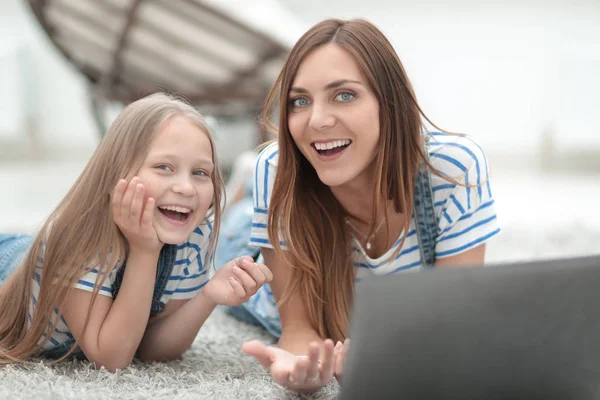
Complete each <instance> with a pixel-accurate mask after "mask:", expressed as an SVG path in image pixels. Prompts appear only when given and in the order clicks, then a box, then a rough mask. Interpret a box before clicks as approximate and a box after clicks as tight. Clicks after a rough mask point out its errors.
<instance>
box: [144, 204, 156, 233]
mask: <svg viewBox="0 0 600 400" xmlns="http://www.w3.org/2000/svg"><path fill="white" fill-rule="evenodd" d="M153 220H154V199H153V198H152V197H149V198H148V200H147V201H146V207H144V212H143V214H142V229H150V228H151V227H152V221H153Z"/></svg>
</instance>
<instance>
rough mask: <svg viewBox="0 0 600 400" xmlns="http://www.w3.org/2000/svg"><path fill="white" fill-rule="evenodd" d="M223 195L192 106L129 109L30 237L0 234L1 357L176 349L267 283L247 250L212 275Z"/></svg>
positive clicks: (154, 100) (168, 355)
mask: <svg viewBox="0 0 600 400" xmlns="http://www.w3.org/2000/svg"><path fill="white" fill-rule="evenodd" d="M222 193H223V182H222V179H221V175H220V173H219V169H218V163H217V157H216V154H215V147H214V144H213V140H212V138H211V135H210V133H209V130H208V128H207V126H206V124H205V122H204V120H203V118H202V116H201V115H200V114H199V113H198V112H197V111H196V110H195V109H194V108H193V107H191V106H190V105H188V104H186V103H184V102H181V101H179V100H176V99H174V98H172V97H169V96H167V95H164V94H156V95H152V96H149V97H146V98H144V99H141V100H139V101H136V102H134V103H132V104H130V105H129V106H127V107H126V108H125V109H124V110H123V112H122V113H121V114H120V115H119V116H118V117H117V118H116V120H115V121H114V122H113V124H112V125H111V127H110V129H109V131H108V133H107V134H106V136H105V137H104V138H103V140H102V142H101V143H100V144H99V146H98V148H97V149H96V151H95V153H94V155H93V156H92V158H91V160H90V161H89V162H88V164H87V166H86V167H85V169H84V171H83V172H82V174H81V175H80V176H79V178H78V179H77V181H76V182H75V184H74V185H73V187H72V188H71V190H70V191H69V192H68V193H67V195H66V197H65V198H64V199H63V200H62V201H61V203H60V204H59V205H58V207H57V208H56V210H55V211H54V212H53V213H52V214H51V215H50V217H49V218H48V220H47V221H46V223H45V224H44V225H43V227H42V229H41V230H40V232H39V233H38V235H37V236H36V237H35V238H34V239H32V238H30V237H27V236H7V235H4V236H2V237H0V278H1V279H2V280H4V279H5V278H6V280H5V281H4V283H3V284H2V287H1V288H0V363H11V362H19V361H23V360H26V359H27V358H29V357H31V356H38V355H42V356H49V357H59V358H60V357H63V356H65V355H68V354H70V353H75V354H78V355H80V356H85V357H87V359H89V360H90V361H91V362H93V363H95V365H96V366H97V367H100V366H104V367H106V368H107V369H108V370H110V371H115V370H116V369H117V368H125V367H127V366H128V365H129V364H130V363H131V361H132V359H133V357H134V356H135V355H137V356H139V358H140V359H142V360H147V361H149V360H169V359H173V358H177V357H179V356H181V354H182V353H183V352H184V351H185V350H186V349H188V348H189V347H190V345H191V344H192V341H193V340H194V338H195V337H196V335H197V333H198V330H199V329H200V327H201V326H202V324H203V323H204V321H205V320H206V318H207V317H208V316H209V315H210V313H211V312H212V310H213V309H214V308H215V306H216V305H217V304H224V305H230V306H233V305H238V304H240V303H242V302H244V301H246V300H247V299H248V298H249V297H250V296H251V295H252V294H254V293H255V292H256V290H257V289H258V288H259V287H260V286H261V285H262V284H263V283H265V282H269V281H270V280H271V279H272V275H271V272H270V271H269V269H268V268H266V267H265V266H264V265H262V264H256V263H254V261H253V260H252V259H251V258H249V257H241V258H238V259H235V260H233V261H231V262H229V263H227V264H226V265H224V266H223V267H221V268H220V269H218V271H216V273H215V274H214V276H213V277H212V278H211V279H209V268H210V266H211V264H212V258H213V249H214V247H215V242H216V238H217V235H218V231H219V223H220V217H221V211H220V209H221V205H222ZM20 260H22V261H21V262H20V263H19V261H20ZM11 271H12V274H11ZM9 274H10V276H9ZM7 276H8V278H7Z"/></svg>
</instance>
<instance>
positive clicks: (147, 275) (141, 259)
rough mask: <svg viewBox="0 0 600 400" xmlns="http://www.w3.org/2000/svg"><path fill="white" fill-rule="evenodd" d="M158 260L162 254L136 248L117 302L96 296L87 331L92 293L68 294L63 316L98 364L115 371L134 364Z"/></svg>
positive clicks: (72, 331) (129, 261) (147, 316)
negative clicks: (85, 323)
mask: <svg viewBox="0 0 600 400" xmlns="http://www.w3.org/2000/svg"><path fill="white" fill-rule="evenodd" d="M157 261H158V253H156V254H151V253H148V252H135V251H132V252H131V254H130V256H129V258H128V259H127V268H126V270H125V273H124V274H123V281H122V283H121V288H120V290H119V295H118V296H117V298H116V299H115V300H114V301H113V299H112V298H110V297H107V296H102V295H98V296H97V297H96V301H95V302H94V305H93V307H92V310H91V313H90V319H89V322H88V325H87V329H86V330H85V332H84V331H83V327H84V322H85V319H86V316H87V313H88V310H89V305H90V302H91V300H92V293H91V292H88V291H85V290H81V289H74V290H73V291H72V292H71V294H70V295H69V296H68V297H67V299H66V304H65V307H64V309H63V315H64V317H65V319H66V322H67V324H68V326H69V328H70V330H71V333H72V334H73V336H74V337H75V339H79V346H80V347H81V349H82V350H83V352H84V353H85V355H86V357H87V358H88V359H89V360H90V361H92V362H93V363H95V365H96V366H97V367H101V366H104V367H105V368H106V369H108V370H109V371H111V372H114V371H115V370H116V369H117V368H126V367H127V366H129V364H131V361H132V360H133V357H134V355H135V353H136V351H137V348H138V346H139V345H140V342H141V340H142V337H143V335H144V332H145V330H146V325H147V324H148V319H149V317H150V308H151V304H152V294H153V291H154V281H155V276H156V268H157Z"/></svg>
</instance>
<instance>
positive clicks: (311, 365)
mask: <svg viewBox="0 0 600 400" xmlns="http://www.w3.org/2000/svg"><path fill="white" fill-rule="evenodd" d="M320 354H321V345H320V344H319V343H317V342H312V343H311V344H309V345H308V368H307V369H306V379H308V381H310V382H314V381H317V380H319V378H320V377H319V362H320V361H319V355H320Z"/></svg>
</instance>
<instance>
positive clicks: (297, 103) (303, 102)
mask: <svg viewBox="0 0 600 400" xmlns="http://www.w3.org/2000/svg"><path fill="white" fill-rule="evenodd" d="M309 104H310V102H309V101H308V99H307V98H306V97H296V98H294V99H292V100H291V101H290V105H291V106H292V107H306V106H307V105H309Z"/></svg>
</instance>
